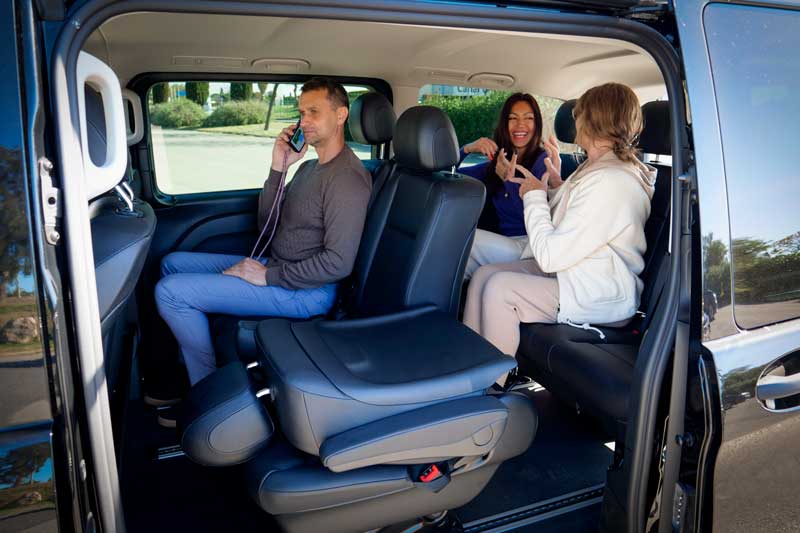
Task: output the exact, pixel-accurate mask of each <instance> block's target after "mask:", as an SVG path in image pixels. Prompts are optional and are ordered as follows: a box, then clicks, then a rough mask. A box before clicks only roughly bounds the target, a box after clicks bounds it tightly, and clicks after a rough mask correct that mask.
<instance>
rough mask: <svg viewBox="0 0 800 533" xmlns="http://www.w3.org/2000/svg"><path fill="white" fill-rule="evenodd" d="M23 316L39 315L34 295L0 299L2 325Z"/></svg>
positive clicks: (0, 324)
mask: <svg viewBox="0 0 800 533" xmlns="http://www.w3.org/2000/svg"><path fill="white" fill-rule="evenodd" d="M22 316H37V309H36V299H35V298H34V297H33V296H23V297H22V298H16V297H14V296H9V297H6V298H4V299H3V300H0V327H3V326H4V325H5V323H6V322H7V321H9V320H13V319H15V318H19V317H22Z"/></svg>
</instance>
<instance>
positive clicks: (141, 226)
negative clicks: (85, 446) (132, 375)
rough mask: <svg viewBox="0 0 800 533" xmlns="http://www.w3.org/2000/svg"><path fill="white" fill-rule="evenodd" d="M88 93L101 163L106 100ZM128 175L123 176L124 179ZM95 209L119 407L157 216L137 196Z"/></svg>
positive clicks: (109, 371)
mask: <svg viewBox="0 0 800 533" xmlns="http://www.w3.org/2000/svg"><path fill="white" fill-rule="evenodd" d="M85 97H86V121H87V128H86V131H87V143H88V147H89V155H90V157H91V158H92V160H93V161H94V162H95V164H98V165H100V164H103V163H104V162H105V154H106V123H105V115H104V110H103V101H102V98H101V96H100V94H99V93H97V92H96V91H94V90H93V89H91V88H90V87H88V86H87V87H86V89H85ZM125 178H126V177H125V176H120V177H119V179H120V181H123V179H125ZM90 212H91V213H92V219H91V232H92V249H93V251H94V265H95V277H96V281H97V297H98V304H99V308H100V323H101V331H102V339H103V356H104V363H105V365H104V366H105V372H106V379H107V381H108V391H109V394H110V396H111V399H112V407H113V406H115V404H116V402H114V401H113V400H114V399H115V396H117V389H118V386H119V385H122V384H121V383H119V382H118V379H119V376H120V372H121V370H122V368H123V366H127V365H128V364H129V362H130V361H129V358H130V356H131V351H132V346H133V335H134V332H135V324H136V322H137V317H136V299H135V296H134V289H135V288H136V284H137V282H138V280H139V276H140V274H141V272H142V268H143V267H144V261H145V258H146V257H147V252H148V251H149V249H150V242H151V240H152V238H153V233H154V231H155V227H156V217H155V214H154V212H153V209H152V208H151V207H150V206H149V205H148V204H146V203H143V202H139V201H136V200H134V202H133V209H130V208H129V207H128V206H127V205H126V204H124V203H123V202H122V201H121V200H120V199H119V198H118V197H117V196H116V194H114V193H110V194H108V195H106V196H101V197H99V198H96V199H95V200H93V201H92V203H91V204H90Z"/></svg>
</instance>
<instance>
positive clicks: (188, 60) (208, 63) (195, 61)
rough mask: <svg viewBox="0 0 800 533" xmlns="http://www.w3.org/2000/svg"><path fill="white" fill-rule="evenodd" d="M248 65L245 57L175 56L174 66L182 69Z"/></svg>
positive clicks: (173, 59) (173, 58)
mask: <svg viewBox="0 0 800 533" xmlns="http://www.w3.org/2000/svg"><path fill="white" fill-rule="evenodd" d="M246 63H247V59H245V58H243V57H211V56H173V57H172V64H173V65H177V66H182V67H188V66H198V65H199V66H203V67H215V68H216V67H223V68H242V67H243V66H245V64H246Z"/></svg>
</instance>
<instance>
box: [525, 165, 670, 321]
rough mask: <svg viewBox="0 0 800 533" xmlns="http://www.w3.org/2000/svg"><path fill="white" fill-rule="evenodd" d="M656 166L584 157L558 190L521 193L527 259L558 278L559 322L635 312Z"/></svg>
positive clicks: (625, 316)
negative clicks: (533, 260)
mask: <svg viewBox="0 0 800 533" xmlns="http://www.w3.org/2000/svg"><path fill="white" fill-rule="evenodd" d="M655 180H656V169H654V168H653V167H650V166H648V165H645V164H643V163H640V162H639V161H636V162H635V163H625V162H623V161H621V160H620V159H619V158H617V156H616V155H615V154H614V152H613V151H611V152H608V153H606V154H605V155H603V156H602V157H600V158H599V159H598V160H596V161H594V162H593V163H591V164H589V163H588V162H584V163H583V164H581V166H579V167H578V168H577V170H575V172H573V173H572V175H571V176H570V177H569V179H568V180H567V181H566V182H564V184H563V185H562V186H561V187H559V188H558V189H555V190H551V191H549V195H550V200H549V202H548V198H547V197H548V193H547V192H545V191H541V190H536V191H529V192H528V193H526V194H525V196H524V198H523V204H524V206H525V228H526V229H527V232H528V247H527V248H526V249H525V250H524V251H523V254H522V259H526V258H530V257H534V258H535V259H536V261H537V262H538V264H539V267H540V268H541V269H542V270H543V271H544V272H548V273H552V272H555V273H556V277H557V279H558V293H559V294H558V297H559V311H558V321H559V322H562V323H570V322H572V323H579V324H609V323H612V322H618V321H622V320H626V319H628V318H630V317H632V316H633V315H634V314H636V310H637V309H638V308H639V298H640V296H641V293H642V287H643V283H642V280H641V279H639V274H641V272H642V270H643V269H644V257H643V256H644V252H645V250H646V248H647V243H646V241H645V236H644V225H645V222H647V218H648V217H649V216H650V199H651V198H652V197H653V191H654V186H655Z"/></svg>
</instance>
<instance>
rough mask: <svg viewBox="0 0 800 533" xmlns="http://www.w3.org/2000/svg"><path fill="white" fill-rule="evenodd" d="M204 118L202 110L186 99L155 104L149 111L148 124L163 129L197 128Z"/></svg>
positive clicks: (204, 114)
mask: <svg viewBox="0 0 800 533" xmlns="http://www.w3.org/2000/svg"><path fill="white" fill-rule="evenodd" d="M205 118H206V113H205V111H203V108H202V107H200V106H199V105H197V104H196V103H194V102H192V101H191V100H189V99H187V98H178V99H176V100H173V101H171V102H167V103H163V104H155V105H154V106H153V107H152V108H151V109H150V122H152V123H153V124H155V125H156V126H162V127H164V128H187V127H197V126H200V124H202V123H203V120H204V119H205Z"/></svg>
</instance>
